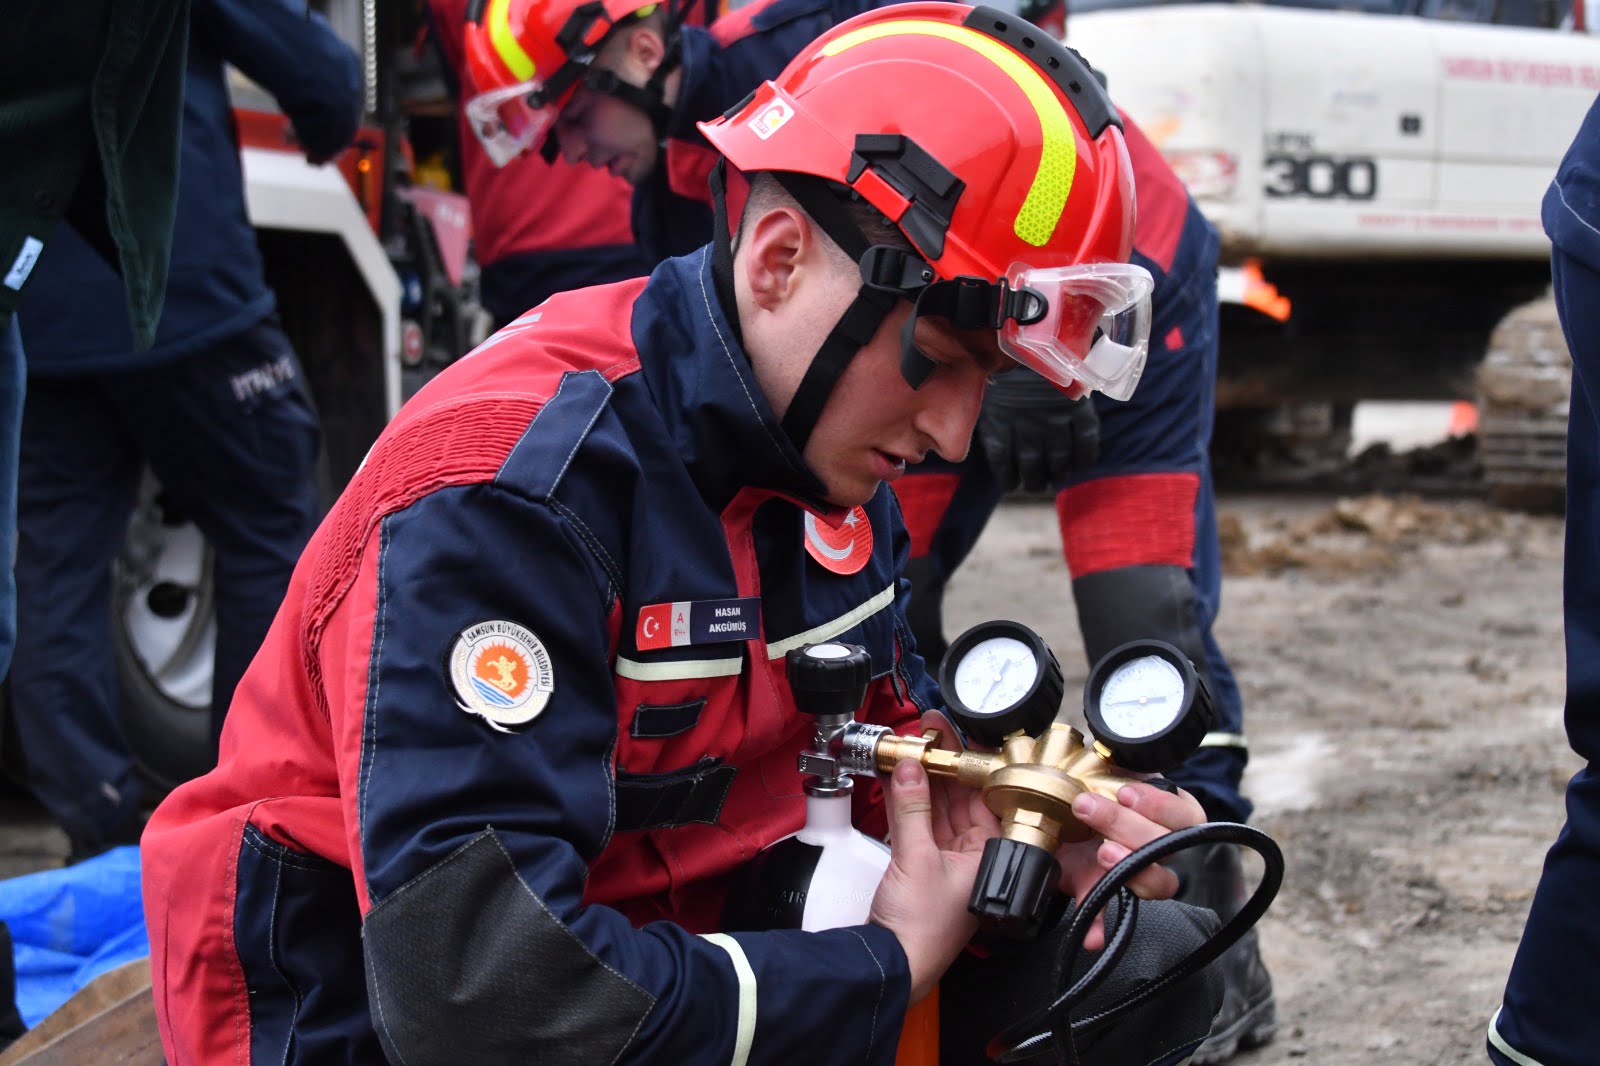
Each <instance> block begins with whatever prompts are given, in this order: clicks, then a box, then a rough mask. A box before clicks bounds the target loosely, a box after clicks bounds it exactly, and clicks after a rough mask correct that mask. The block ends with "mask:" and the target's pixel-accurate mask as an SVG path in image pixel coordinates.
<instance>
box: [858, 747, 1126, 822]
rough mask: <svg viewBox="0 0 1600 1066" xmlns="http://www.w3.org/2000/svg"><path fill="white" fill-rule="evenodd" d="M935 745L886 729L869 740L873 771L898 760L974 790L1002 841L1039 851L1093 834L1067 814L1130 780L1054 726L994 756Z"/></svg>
mask: <svg viewBox="0 0 1600 1066" xmlns="http://www.w3.org/2000/svg"><path fill="white" fill-rule="evenodd" d="M939 740H940V731H939V730H937V729H930V730H928V731H927V732H925V733H923V734H922V736H920V737H903V736H897V735H896V734H894V733H891V732H887V731H886V732H884V733H883V734H882V735H881V736H879V737H878V738H877V744H876V746H875V747H874V749H873V755H872V757H873V763H874V765H875V767H876V769H877V771H878V772H879V773H881V774H889V773H892V772H893V771H894V768H895V765H896V764H897V763H899V762H900V761H901V760H902V759H915V760H916V761H917V762H919V763H921V764H922V765H923V767H924V768H925V769H926V770H927V772H928V773H929V774H931V775H934V776H936V777H950V778H954V779H955V780H957V781H959V782H961V783H962V784H964V785H966V786H968V787H969V788H975V789H979V790H981V791H982V792H983V802H984V805H985V806H987V807H988V808H989V809H990V810H991V811H993V812H994V813H995V814H996V815H997V816H998V817H999V818H1000V820H1001V835H1002V836H1005V837H1007V838H1009V839H1011V840H1016V841H1020V842H1022V843H1025V844H1036V845H1038V846H1039V847H1041V848H1044V849H1045V850H1046V851H1051V852H1053V851H1055V849H1056V847H1057V845H1058V844H1059V843H1061V842H1062V841H1066V842H1068V843H1073V842H1076V841H1080V840H1087V839H1089V838H1090V837H1091V836H1093V835H1094V834H1093V832H1092V831H1091V830H1090V829H1089V828H1088V827H1087V826H1085V825H1084V824H1083V823H1082V822H1080V821H1078V819H1077V818H1076V817H1075V816H1074V815H1073V813H1072V801H1073V800H1075V799H1077V798H1078V796H1079V795H1080V794H1082V793H1084V792H1093V793H1096V794H1097V795H1101V796H1104V797H1106V798H1107V799H1110V800H1112V801H1115V800H1116V798H1117V791H1118V790H1119V789H1121V788H1122V787H1123V786H1125V785H1127V784H1128V782H1129V781H1130V780H1134V779H1133V778H1131V777H1130V776H1129V774H1128V773H1127V771H1125V770H1122V769H1120V768H1118V767H1117V766H1116V764H1115V763H1114V762H1112V760H1111V752H1110V751H1108V750H1107V749H1106V748H1105V746H1104V745H1102V744H1101V743H1100V742H1099V741H1095V742H1093V743H1090V744H1085V743H1084V738H1083V734H1082V733H1080V732H1078V730H1077V729H1076V728H1074V727H1073V726H1071V725H1067V724H1065V723H1062V722H1055V723H1053V724H1052V725H1051V726H1050V728H1049V729H1046V730H1045V731H1044V732H1043V733H1041V734H1040V735H1039V736H1038V737H1030V736H1028V735H1027V734H1026V733H1023V732H1021V731H1018V732H1016V733H1013V734H1011V735H1010V736H1008V737H1006V739H1005V740H1004V741H1003V742H1002V743H1001V746H1000V750H999V751H992V752H991V751H947V750H945V749H943V748H941V747H939Z"/></svg>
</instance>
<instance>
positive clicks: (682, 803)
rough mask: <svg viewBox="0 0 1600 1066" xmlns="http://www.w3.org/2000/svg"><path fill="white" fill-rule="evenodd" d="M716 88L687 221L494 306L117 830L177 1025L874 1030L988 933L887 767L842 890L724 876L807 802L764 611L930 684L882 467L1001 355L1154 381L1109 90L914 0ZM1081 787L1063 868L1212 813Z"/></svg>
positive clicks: (200, 1036) (966, 838) (950, 828)
mask: <svg viewBox="0 0 1600 1066" xmlns="http://www.w3.org/2000/svg"><path fill="white" fill-rule="evenodd" d="M491 6H492V4H491ZM491 17H492V16H491ZM541 73H542V72H539V71H533V72H532V74H533V76H534V78H535V79H537V77H539V76H540V74H541ZM538 91H539V87H538V85H537V84H536V82H535V83H534V84H531V85H530V87H529V93H531V94H533V95H534V98H535V99H537V94H538ZM524 102H525V101H524ZM702 128H703V132H704V133H705V135H706V137H707V139H708V140H709V141H710V142H711V143H712V145H713V146H714V147H715V148H716V149H717V151H718V152H719V153H720V154H721V156H722V157H723V158H724V160H725V164H724V173H723V174H722V179H723V180H722V182H720V183H719V187H723V188H725V189H726V195H725V196H719V197H718V198H717V199H718V204H719V208H720V209H721V210H720V211H719V215H720V216H721V217H720V218H719V225H718V227H717V229H716V236H715V240H714V241H713V243H712V245H711V246H710V247H708V248H704V249H701V250H700V251H699V252H697V253H695V254H693V255H690V256H687V257H684V258H679V259H670V260H668V261H666V262H664V263H663V264H662V265H661V266H660V267H659V268H658V269H657V270H656V271H655V273H654V274H652V275H651V277H649V278H648V279H639V280H635V281H630V282H623V283H620V284H617V285H612V286H606V287H602V288H595V289H585V290H581V291H577V292H573V293H566V294H561V295H558V296H555V297H552V298H551V299H549V300H548V301H546V302H545V303H544V304H542V305H540V306H539V307H538V308H536V309H534V310H532V311H530V312H529V313H527V314H526V315H524V316H522V317H521V318H520V319H518V320H517V321H516V322H514V323H513V324H512V325H510V326H508V327H507V328H506V329H504V330H502V331H500V332H499V333H497V334H495V335H494V336H493V337H492V338H490V340H489V341H487V342H486V343H485V344H484V345H483V346H481V347H480V348H479V349H477V350H476V351H475V352H474V353H472V354H471V355H470V356H469V357H467V358H465V359H463V360H462V361H460V362H459V363H457V364H455V365H454V366H452V367H451V368H449V369H448V370H446V371H445V372H444V373H443V374H441V375H440V376H439V377H438V378H436V379H435V380H434V381H433V382H431V383H430V384H429V385H428V386H426V387H425V388H424V389H423V390H422V391H421V392H420V393H418V395H417V396H416V397H414V398H413V399H412V400H411V402H410V403H409V404H408V405H407V406H406V407H405V408H404V409H403V410H402V411H401V413H400V415H399V417H398V418H397V419H396V420H395V421H394V422H393V423H391V425H390V426H389V427H388V428H387V429H386V430H385V431H384V434H383V436H382V437H381V438H380V439H379V441H378V443H377V444H376V445H375V446H374V448H373V450H372V452H371V453H370V455H369V456H368V458H367V460H366V462H365V464H364V465H363V467H362V469H361V471H360V472H359V473H358V474H357V475H356V477H355V478H354V479H353V480H352V482H351V483H350V485H349V486H348V487H347V488H346V490H345V492H344V494H343V495H342V496H341V498H340V499H339V501H338V502H337V504H336V505H335V506H334V508H333V510H332V512H331V513H330V514H329V516H328V517H327V519H326V520H325V521H324V522H323V524H322V526H321V527H320V528H319V530H318V531H317V533H316V535H315V536H314V537H313V540H312V542H311V545H310V547H309V548H308V549H307V551H306V553H305V554H304V556H303V557H302V559H301V561H300V564H299V566H298V567H297V568H296V571H295V575H294V578H293V581H292V582H291V585H290V589H289V593H288V596H287V599H286V601H285V604H284V607H283V608H282V610H281V611H280V612H279V614H278V616H277V618H276V620H275V621H274V624H273V628H272V631H271V633H270V634H269V636H268V639H267V643H266V645H265V646H264V647H263V649H262V652H261V654H260V655H258V656H257V658H256V660H255V661H254V663H253V664H252V665H251V667H250V669H249V670H248V672H247V673H246V675H245V677H244V679H243V681H242V682H241V684H240V686H239V689H238V693H237V695H236V697H235V701H234V705H233V709H232V711H231V713H230V715H229V718H228V721H227V725H226V727H225V729H224V732H223V735H222V752H221V761H220V763H219V765H218V767H217V769H216V770H215V771H213V772H212V773H211V774H209V775H207V776H206V777H203V778H200V779H198V780H196V781H193V782H190V783H188V784H186V785H184V786H182V787H181V788H179V789H178V790H177V791H176V792H174V793H173V794H172V795H171V796H170V797H168V799H167V800H166V802H165V803H163V804H162V806H161V808H160V809H159V810H158V811H157V812H156V815H155V817H154V819H153V820H152V822H151V824H150V827H149V829H148V831H147V832H146V834H145V837H144V864H145V867H144V886H145V905H146V914H147V916H148V917H147V920H148V922H149V926H150V934H151V944H152V949H153V950H152V960H151V961H152V974H153V979H154V983H155V1003H156V1010H157V1017H158V1019H159V1022H160V1026H161V1035H162V1041H163V1045H164V1048H165V1052H166V1055H167V1057H168V1059H169V1061H172V1062H174V1063H183V1064H185V1066H188V1064H204V1063H220V1062H223V1061H227V1062H238V1061H240V1060H243V1059H248V1060H249V1061H252V1062H267V1061H271V1062H279V1061H284V1060H285V1059H290V1060H312V1059H317V1060H334V1059H337V1060H341V1061H374V1060H377V1059H379V1058H380V1057H381V1056H387V1057H388V1058H389V1059H390V1060H391V1061H394V1062H404V1063H407V1064H409V1066H423V1064H427V1063H462V1062H483V1063H498V1062H520V1061H528V1060H537V1061H540V1062H546V1063H596V1062H602V1063H604V1062H619V1063H621V1062H630V1063H631V1062H641V1063H643V1062H649V1063H688V1064H698V1063H728V1062H733V1063H746V1062H749V1063H775V1062H790V1061H796V1060H801V1059H803V1060H807V1061H809V1060H811V1059H813V1058H815V1057H816V1055H817V1053H818V1050H819V1048H820V1047H821V1046H823V1045H825V1046H826V1049H827V1053H828V1054H829V1055H830V1056H837V1057H839V1058H841V1059H848V1060H850V1061H865V1062H870V1063H889V1062H892V1061H893V1060H894V1058H895V1055H896V1046H897V1041H898V1038H899V1035H900V1029H901V1025H902V1019H903V1018H904V1017H905V1015H906V1012H907V1009H908V1007H909V1006H910V1005H911V1004H913V1003H915V1002H917V1001H919V1000H921V999H922V998H923V997H925V996H926V995H927V994H928V993H929V991H930V990H931V989H932V987H933V986H934V984H935V982H936V981H937V980H938V979H939V977H940V975H941V974H942V973H943V972H944V971H945V969H946V968H947V967H948V966H949V965H950V963H951V961H952V960H953V959H954V958H955V957H956V955H957V954H958V953H960V952H961V951H962V950H963V949H964V948H965V947H966V945H967V944H968V942H969V941H970V940H971V938H972V935H973V932H974V929H975V922H974V919H973V917H972V916H971V914H970V913H969V912H968V909H967V908H968V902H969V896H970V893H971V890H972V887H973V884H974V880H975V876H976V873H977V869H978V865H979V861H980V857H981V855H982V853H983V851H984V849H985V847H986V844H987V841H988V840H989V839H990V838H992V837H993V836H995V835H996V833H997V832H998V827H997V825H996V821H995V819H994V817H993V816H992V815H990V814H989V813H988V812H987V810H986V808H984V806H983V804H982V802H981V799H980V797H979V794H978V793H977V792H976V791H973V790H971V789H965V788H963V787H961V786H960V785H959V784H957V783H954V782H947V781H944V780H941V781H939V782H938V787H931V786H930V782H929V777H928V775H927V774H926V773H925V772H924V771H923V769H922V766H921V764H920V763H918V762H917V761H914V760H907V761H904V762H901V763H899V764H898V765H896V766H894V767H893V768H892V776H891V778H890V783H889V785H888V787H887V795H886V796H885V794H884V793H883V792H882V791H880V790H879V789H878V788H877V786H876V785H875V784H874V785H872V786H871V787H862V788H860V789H858V790H857V795H856V796H855V798H854V801H853V802H854V804H855V807H856V810H855V823H856V825H857V826H859V827H861V828H863V829H865V830H867V831H869V832H873V833H875V834H877V835H882V833H883V831H884V830H886V829H887V830H890V831H891V832H890V839H891V840H892V842H893V849H892V852H891V856H890V862H889V865H888V867H887V869H886V871H885V874H884V876H883V879H882V882H881V884H880V885H879V886H878V888H877V889H876V891H875V895H874V896H873V898H872V901H871V904H870V909H869V913H868V919H867V920H866V921H865V922H862V923H859V924H855V925H847V926H843V927H840V928H834V929H829V930H822V931H815V932H808V931H798V930H786V929H769V930H758V931H738V932H734V931H727V927H726V926H725V925H724V924H723V920H722V915H723V913H724V909H725V906H726V904H727V902H728V895H729V888H730V886H731V885H732V884H733V883H734V881H735V879H736V878H737V877H738V876H739V875H740V873H741V872H742V871H743V870H744V869H745V868H746V867H748V866H749V865H750V864H751V863H752V862H753V861H754V859H755V857H756V856H757V855H758V854H759V853H760V852H761V851H762V850H763V849H764V848H766V847H767V846H769V845H771V844H773V843H774V842H776V841H778V840H780V839H781V838H783V837H784V836H786V835H788V834H790V833H793V832H795V831H796V830H797V829H798V828H799V827H800V825H801V823H802V821H803V819H804V810H805V800H804V795H803V792H802V788H801V782H800V777H799V775H798V774H796V772H795V767H796V760H797V756H798V755H799V754H800V753H801V752H802V751H803V750H804V749H805V748H806V747H807V746H808V744H809V743H810V740H811V735H812V732H813V730H812V723H811V722H810V721H809V720H808V719H806V718H805V716H803V715H802V714H801V712H800V711H799V710H798V709H797V707H796V702H795V698H794V695H793V693H792V691H791V688H790V684H789V677H788V673H787V670H788V667H787V665H786V655H787V653H788V652H789V651H790V650H791V649H794V648H799V647H801V646H803V645H806V644H813V643H816V642H818V641H824V640H841V641H846V642H849V643H850V644H853V645H858V646H860V647H862V648H864V649H866V652H867V655H868V656H869V661H870V677H869V678H868V679H867V681H868V684H867V688H866V693H865V695H864V696H863V707H864V709H863V713H862V717H863V718H864V719H865V720H866V721H867V722H869V723H875V724H878V725H881V726H884V727H886V729H887V730H888V731H889V732H891V733H894V734H902V733H915V732H917V731H918V730H919V727H920V725H921V719H922V717H923V715H924V714H925V713H927V712H928V711H929V708H930V702H929V696H930V694H931V692H932V691H933V685H932V683H931V682H930V680H929V678H928V676H927V673H926V671H925V669H924V666H923V662H922V660H921V659H920V658H919V657H918V656H917V655H916V654H915V653H914V651H913V648H912V643H911V639H910V636H909V632H908V629H907V627H906V623H905V615H904V598H905V586H904V584H903V583H902V581H901V579H900V571H901V569H902V567H903V565H904V562H905V559H906V554H907V549H908V541H907V538H906V535H905V531H904V528H903V526H902V525H901V523H900V520H899V516H898V512H897V509H896V505H895V502H894V495H893V493H892V492H891V491H890V490H889V488H888V486H887V485H886V484H885V482H887V481H892V480H893V479H895V478H897V477H899V476H900V475H901V474H902V473H903V472H904V469H905V466H906V464H908V463H914V462H918V461H920V460H921V459H922V458H923V457H924V456H925V455H927V454H928V453H930V452H934V453H937V454H939V455H940V456H942V457H943V458H945V459H948V460H952V461H958V460H960V459H961V458H962V457H963V456H964V455H965V454H966V451H967V447H968V443H969V441H970V438H971V435H972V430H973V426H974V423H975V422H976V419H977V416H978V410H979V407H980V405H981V402H982V396H983V391H984V387H985V383H986V382H987V380H988V379H989V377H990V376H991V375H992V374H994V373H996V372H998V371H1000V370H1001V369H1003V368H1006V367H1008V366H1010V365H1011V363H1012V362H1013V361H1016V362H1022V363H1025V364H1026V365H1028V366H1030V367H1033V368H1034V369H1035V370H1037V371H1038V372H1039V373H1042V374H1045V375H1046V376H1048V377H1049V378H1050V380H1052V381H1054V382H1056V383H1057V384H1059V385H1061V386H1063V387H1065V388H1069V389H1071V390H1073V391H1074V392H1078V393H1082V392H1084V391H1086V390H1089V389H1096V388H1100V389H1108V390H1116V391H1122V390H1126V389H1127V388H1128V387H1129V386H1130V384H1131V382H1132V381H1133V380H1134V379H1136V377H1137V375H1138V373H1139V371H1140V367H1141V365H1142V362H1143V356H1144V350H1145V344H1146V336H1145V331H1146V330H1147V329H1148V295H1149V290H1150V286H1151V282H1150V278H1149V275H1148V273H1147V272H1146V271H1144V270H1143V269H1142V268H1139V267H1136V266H1132V265H1130V264H1128V262H1127V259H1128V256H1129V251H1130V247H1131V241H1132V224H1133V218H1132V215H1133V190H1132V175H1131V172H1130V169H1129V166H1128V162H1127V154H1126V150H1125V148H1124V146H1123V142H1122V133H1121V129H1120V127H1119V125H1118V123H1117V121H1116V117H1115V113H1114V112H1113V111H1112V110H1111V108H1110V106H1109V104H1108V102H1107V101H1106V100H1105V97H1104V95H1103V93H1101V92H1100V90H1099V88H1098V86H1097V85H1096V84H1095V82H1094V81H1093V79H1092V78H1091V77H1090V76H1089V74H1088V71H1087V69H1086V68H1084V67H1083V66H1082V64H1081V61H1080V60H1078V59H1077V57H1076V56H1074V55H1073V54H1072V53H1070V52H1068V51H1066V50H1065V49H1064V48H1062V47H1060V46H1059V45H1057V44H1055V43H1054V42H1053V41H1051V40H1050V39H1049V38H1047V37H1045V36H1044V35H1043V34H1042V33H1039V32H1038V31H1037V30H1035V29H1034V28H1033V27H1031V26H1029V25H1028V24H1026V23H1023V22H1021V21H1019V20H1017V19H1015V18H1014V17H1009V16H1003V15H1000V14H999V13H997V12H994V11H989V10H986V9H982V8H979V9H973V8H969V7H965V6H962V5H953V4H940V3H919V4H908V5H903V6H899V7H894V8H887V9H883V10H881V11H877V12H873V13H870V14H867V15H864V16H862V17H860V18H857V19H853V20H851V21H849V22H846V23H844V24H842V25H840V26H838V27H836V28H835V29H834V30H832V31H831V32H829V33H828V34H826V35H825V36H823V37H822V38H820V39H819V40H818V41H816V42H815V43H813V44H812V45H811V46H810V47H809V48H807V49H805V50H804V51H803V52H802V53H801V54H800V55H799V56H798V57H797V58H796V59H795V61H794V62H793V63H792V64H791V65H790V66H789V67H788V68H787V69H786V70H785V71H784V72H783V73H782V74H781V75H780V76H779V77H778V78H777V79H776V80H775V81H774V82H768V83H766V84H765V85H763V86H762V87H761V88H759V89H758V90H757V91H756V92H755V94H754V95H753V97H752V98H751V100H750V101H749V102H747V103H746V105H745V106H743V107H742V108H739V109H737V110H735V111H733V112H731V113H730V114H729V116H727V117H725V118H723V119H720V120H718V121H716V122H712V123H709V124H707V125H705V126H704V127H702ZM730 224H731V227H732V228H730ZM1097 337H1098V339H1097ZM1074 814H1075V816H1076V817H1077V818H1078V820H1079V821H1080V822H1081V824H1082V825H1083V826H1085V827H1086V828H1087V829H1088V830H1089V831H1090V833H1091V834H1092V838H1091V839H1090V840H1089V841H1088V842H1087V844H1079V845H1076V846H1072V847H1067V848H1062V849H1060V850H1059V851H1058V852H1056V853H1055V854H1056V861H1058V862H1059V863H1060V865H1061V873H1060V876H1059V879H1058V884H1059V885H1060V887H1061V888H1062V889H1063V891H1064V892H1066V893H1067V894H1069V895H1071V896H1073V897H1078V898H1082V897H1083V896H1084V895H1085V894H1086V893H1089V892H1090V891H1091V888H1092V887H1093V886H1094V885H1095V884H1096V883H1097V882H1098V881H1099V879H1100V877H1101V874H1102V873H1104V872H1105V870H1106V869H1107V868H1108V867H1110V866H1112V865H1114V864H1115V863H1116V862H1117V861H1118V860H1119V859H1121V858H1122V857H1123V856H1124V855H1126V854H1127V853H1128V852H1129V851H1131V850H1133V849H1137V848H1141V847H1143V846H1144V845H1147V844H1150V843H1151V842H1154V841H1158V840H1160V839H1162V838H1164V837H1165V836H1167V835H1168V834H1169V833H1170V831H1172V830H1182V829H1184V828H1186V827H1190V826H1193V825H1195V824H1196V823H1198V822H1199V821H1200V819H1201V817H1202V812H1201V808H1200V805H1199V803H1198V802H1197V801H1195V800H1194V799H1193V798H1192V797H1190V796H1189V795H1187V794H1186V793H1182V792H1178V791H1171V792H1169V791H1166V790H1163V789H1161V788H1158V787H1155V785H1153V784H1150V783H1145V782H1133V783H1130V784H1129V785H1128V786H1127V787H1125V788H1123V789H1121V790H1120V792H1119V793H1117V798H1116V799H1107V798H1105V797H1104V796H1091V797H1088V800H1086V801H1085V802H1084V803H1083V805H1082V807H1081V809H1080V808H1078V807H1075V808H1074ZM1137 887H1139V890H1140V892H1141V894H1143V895H1147V896H1150V897H1162V896H1170V895H1171V894H1172V893H1173V891H1175V890H1176V887H1177V879H1176V877H1175V876H1174V875H1172V874H1171V873H1170V872H1169V871H1166V870H1165V869H1161V868H1158V867H1150V868H1148V869H1145V870H1144V871H1143V872H1142V873H1140V874H1139V875H1138V880H1137ZM1101 942H1102V941H1101V940H1100V939H1099V938H1098V937H1097V935H1096V934H1094V933H1091V934H1090V935H1089V938H1088V945H1087V946H1088V947H1090V948H1091V949H1092V948H1095V947H1098V946H1099V944H1100V943H1101ZM1202 1035H1203V1033H1202V1034H1196V1036H1195V1042H1198V1040H1199V1039H1200V1037H1201V1036H1202Z"/></svg>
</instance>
